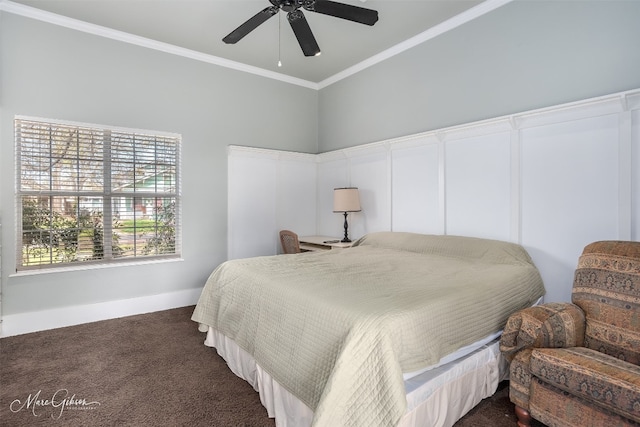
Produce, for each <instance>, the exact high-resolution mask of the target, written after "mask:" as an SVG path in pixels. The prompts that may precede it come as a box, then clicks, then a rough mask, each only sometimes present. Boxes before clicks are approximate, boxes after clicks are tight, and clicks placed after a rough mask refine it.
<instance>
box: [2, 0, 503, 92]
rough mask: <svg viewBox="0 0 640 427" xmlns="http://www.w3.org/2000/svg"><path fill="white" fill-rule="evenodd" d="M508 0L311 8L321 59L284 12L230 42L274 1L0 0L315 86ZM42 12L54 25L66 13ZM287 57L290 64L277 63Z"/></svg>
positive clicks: (393, 0)
mask: <svg viewBox="0 0 640 427" xmlns="http://www.w3.org/2000/svg"><path fill="white" fill-rule="evenodd" d="M508 1H509V0H487V1H485V2H484V3H483V2H482V1H481V0H366V1H362V0H341V1H340V2H342V3H348V4H352V5H356V6H360V7H367V8H370V9H375V10H377V11H378V15H379V20H378V22H377V23H376V24H375V25H374V26H372V27H370V26H367V25H362V24H358V23H354V22H351V21H346V20H343V19H339V18H334V17H331V16H327V15H321V14H318V13H314V12H308V11H305V16H306V18H307V21H308V22H309V25H310V27H311V29H312V31H313V33H314V35H315V38H316V40H317V42H318V44H319V45H320V48H321V50H322V54H321V55H320V56H317V57H305V56H304V55H303V54H302V51H301V50H300V47H299V45H298V43H297V40H296V38H295V36H294V34H293V31H292V30H291V28H290V27H289V24H288V22H287V20H286V14H285V13H283V12H280V13H278V14H277V15H276V16H274V17H273V18H271V19H269V20H268V21H267V22H265V23H264V24H262V25H261V26H259V27H258V28H257V29H256V30H254V31H253V32H251V33H250V34H249V35H247V36H246V37H245V38H244V39H242V40H240V41H239V42H238V43H237V44H231V45H228V44H225V43H223V42H222V38H223V37H224V36H226V35H227V34H228V33H230V32H231V31H232V30H233V29H235V28H236V27H238V26H239V25H240V24H242V23H243V22H244V21H246V20H247V19H249V18H250V17H251V16H253V15H255V14H256V13H257V12H258V11H260V10H262V9H264V8H265V7H267V6H269V5H270V3H269V2H268V0H13V1H7V0H0V2H4V6H5V7H4V8H5V9H9V10H11V8H10V7H8V6H16V7H14V8H13V9H20V10H21V13H23V14H26V15H28V16H32V15H35V14H36V12H37V14H40V12H39V11H35V10H32V9H31V8H24V7H23V6H22V5H26V6H30V7H34V8H37V9H40V10H42V11H47V12H51V13H53V14H58V15H63V16H65V17H69V18H73V19H76V20H80V21H83V22H87V23H90V24H95V25H97V26H101V27H107V28H109V29H114V30H118V31H120V32H124V33H128V34H132V35H135V36H139V37H143V38H145V39H151V40H155V41H159V42H162V43H167V44H168V45H173V46H178V47H180V48H183V49H186V50H189V51H193V52H196V53H198V54H204V55H207V56H213V57H217V58H223V59H224V60H228V61H234V63H235V62H237V63H240V64H246V65H249V66H252V67H258V69H264V70H269V71H270V72H272V73H278V74H282V75H286V76H291V77H294V78H296V79H302V80H304V81H308V82H311V83H313V84H318V83H321V82H323V81H327V79H332V78H333V79H335V77H336V76H337V75H340V74H341V73H342V74H344V73H345V70H349V69H354V68H357V67H359V66H360V67H362V66H363V61H365V63H366V62H371V61H374V59H375V58H376V57H378V58H380V57H381V56H384V55H385V52H387V54H388V53H389V52H393V51H394V50H398V48H399V46H403V44H404V45H405V46H406V45H407V43H410V42H411V40H414V41H415V40H416V39H417V40H420V38H421V37H422V38H424V35H425V34H429V37H433V36H434V35H437V34H439V33H440V32H442V31H444V30H446V29H448V28H453V27H455V26H456V25H459V24H461V23H464V22H466V21H467V20H469V19H473V18H474V17H476V16H479V15H481V14H482V13H485V12H487V11H489V10H492V9H493V8H495V7H499V6H500V5H502V4H504V3H506V2H508ZM25 11H26V12H28V13H24V12H25ZM40 15H45V17H44V18H43V17H42V16H40ZM40 15H38V16H39V17H40V19H43V20H50V21H52V22H56V18H58V17H56V16H55V15H51V14H49V13H47V14H40ZM279 27H280V28H279ZM434 27H435V28H434ZM94 28H97V27H94ZM279 30H280V43H279V41H278V40H279V36H278V32H279ZM425 32H426V33H425ZM414 44H415V42H414ZM279 58H280V60H281V61H282V67H278V65H277V63H278V59H279Z"/></svg>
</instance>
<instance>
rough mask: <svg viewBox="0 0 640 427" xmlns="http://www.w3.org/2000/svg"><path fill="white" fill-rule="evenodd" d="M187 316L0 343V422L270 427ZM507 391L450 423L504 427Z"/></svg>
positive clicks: (178, 313) (509, 416)
mask: <svg viewBox="0 0 640 427" xmlns="http://www.w3.org/2000/svg"><path fill="white" fill-rule="evenodd" d="M192 311H193V307H184V308H179V309H174V310H167V311H162V312H157V313H150V314H143V315H138V316H131V317H125V318H122V319H113V320H106V321H102V322H95V323H89V324H85V325H79V326H72V327H68V328H61V329H54V330H51V331H44V332H37V333H33V334H26V335H19V336H15V337H8V338H3V339H0V386H1V387H0V425H2V426H11V427H18V426H32V425H48V426H65V427H66V426H69V427H73V426H83V427H84V426H205V425H206V426H225V427H226V426H247V427H248V426H251V427H262V426H265V427H266V426H268V427H273V426H274V425H275V423H274V421H273V420H272V419H269V418H268V417H267V413H266V410H265V409H264V407H263V406H262V405H261V403H260V398H259V396H258V393H256V392H255V391H254V390H253V388H251V386H249V385H248V384H247V383H246V382H245V381H243V380H241V379H239V378H238V377H236V376H235V375H234V374H233V373H231V371H230V370H229V369H228V367H227V366H226V364H225V362H224V361H223V360H222V359H221V358H220V357H219V356H218V355H217V354H216V352H215V350H213V349H210V348H207V347H205V346H204V345H203V340H204V334H201V333H200V332H198V331H197V328H196V324H195V323H194V322H192V321H191V320H190V317H191V313H192ZM507 389H508V387H506V383H503V384H501V387H500V389H499V390H498V392H497V393H496V394H495V395H494V396H493V397H491V398H489V399H486V400H485V401H483V402H482V403H481V404H480V405H479V406H478V407H476V408H474V409H473V410H472V411H471V412H470V413H469V414H467V416H465V417H464V418H463V419H462V420H460V421H459V422H458V423H457V424H456V427H470V426H474V427H478V426H491V427H502V426H505V427H514V426H515V423H516V421H515V416H514V415H513V405H512V404H511V403H510V402H509V398H508V396H507ZM536 426H538V425H536Z"/></svg>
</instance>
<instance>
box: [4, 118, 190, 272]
mask: <svg viewBox="0 0 640 427" xmlns="http://www.w3.org/2000/svg"><path fill="white" fill-rule="evenodd" d="M15 135H16V169H17V173H16V176H17V180H18V182H17V189H18V191H17V197H16V206H17V218H19V232H18V233H17V239H18V242H17V243H18V244H17V246H16V247H17V248H18V250H17V263H16V266H17V269H18V270H24V269H31V268H43V267H46V268H55V267H65V266H69V265H70V264H76V265H77V263H107V262H113V261H118V262H122V261H128V260H139V259H140V258H165V257H178V256H180V215H179V214H180V188H179V182H180V180H179V176H180V175H179V173H180V155H179V154H180V137H179V135H168V134H153V133H145V132H138V131H131V130H128V129H115V128H106V127H104V128H102V127H95V126H89V125H81V124H69V123H62V122H50V121H41V120H34V119H26V118H19V119H16V120H15Z"/></svg>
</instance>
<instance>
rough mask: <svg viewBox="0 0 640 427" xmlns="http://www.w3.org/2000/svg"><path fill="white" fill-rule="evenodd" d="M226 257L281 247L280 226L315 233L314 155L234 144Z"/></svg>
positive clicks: (268, 252) (230, 157)
mask: <svg viewBox="0 0 640 427" xmlns="http://www.w3.org/2000/svg"><path fill="white" fill-rule="evenodd" d="M228 167H229V171H228V174H229V179H228V186H229V187H228V194H227V197H228V207H229V213H228V215H229V217H228V230H227V233H228V258H229V259H235V258H248V257H254V256H260V255H273V254H276V253H278V252H279V250H280V242H279V240H278V231H279V230H281V229H290V230H295V231H296V232H297V233H300V234H315V230H316V180H317V178H316V177H317V173H316V156H315V155H313V154H302V153H292V152H285V151H276V150H264V149H253V148H247V147H238V146H231V147H229V150H228Z"/></svg>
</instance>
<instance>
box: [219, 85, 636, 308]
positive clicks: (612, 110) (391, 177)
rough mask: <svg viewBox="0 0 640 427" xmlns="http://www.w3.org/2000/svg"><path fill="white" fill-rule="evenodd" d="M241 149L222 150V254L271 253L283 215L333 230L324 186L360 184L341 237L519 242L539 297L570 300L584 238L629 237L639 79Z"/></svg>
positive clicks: (337, 232) (296, 224) (338, 228)
mask: <svg viewBox="0 0 640 427" xmlns="http://www.w3.org/2000/svg"><path fill="white" fill-rule="evenodd" d="M249 151H250V150H249V149H246V148H244V149H243V150H239V152H238V153H237V155H235V156H234V152H233V150H232V151H230V153H231V154H230V160H229V174H230V175H229V254H230V257H238V256H254V255H264V254H267V253H272V254H275V253H277V248H276V247H275V246H274V243H275V238H274V235H275V234H277V230H278V228H279V227H283V226H284V225H289V224H290V228H295V229H297V230H303V232H305V234H306V231H307V230H312V229H313V228H314V227H315V230H316V232H317V233H314V234H322V235H328V236H336V237H339V236H340V237H341V236H342V233H343V226H342V224H343V216H342V215H340V214H337V213H333V189H334V188H335V187H345V186H355V187H358V188H359V189H360V198H361V205H362V212H359V213H353V214H350V215H349V235H350V237H351V238H352V239H355V238H358V237H360V236H362V235H364V234H366V233H369V232H374V231H380V230H393V231H413V232H420V233H433V234H456V235H467V236H474V237H485V238H492V239H500V240H507V241H512V242H516V243H520V244H522V245H523V246H524V247H525V248H526V249H527V250H528V251H529V253H530V254H531V256H532V258H533V261H534V262H535V263H536V265H537V266H538V268H539V269H540V271H541V274H542V277H543V279H544V281H545V287H546V289H547V295H546V297H545V298H546V300H547V301H569V300H570V299H571V288H572V284H573V273H574V270H575V267H576V264H577V261H578V257H579V256H580V253H581V252H582V249H583V248H584V246H585V245H587V244H588V243H591V242H593V241H596V240H618V239H619V240H636V241H637V240H639V239H640V171H639V170H640V89H638V90H633V91H628V92H623V93H617V94H612V95H609V96H604V97H600V98H594V99H588V100H584V101H579V102H575V103H571V104H564V105H559V106H554V107H549V108H544V109H540V110H535V111H529V112H523V113H518V114H514V115H510V116H505V117H498V118H495V119H491V120H485V121H482V122H476V123H468V124H464V125H461V126H454V127H451V128H446V129H438V130H434V131H429V132H425V133H422V134H416V135H410V136H405V137H402V138H396V139H393V140H387V141H380V142H376V143H372V144H366V145H361V146H358V147H352V148H347V149H343V150H336V151H333V152H329V153H322V154H318V155H315V156H314V155H306V156H311V157H296V156H295V155H293V154H288V155H287V156H286V159H285V158H284V157H283V156H284V154H282V152H277V151H270V150H259V149H256V150H255V151H254V152H251V153H250V154H249ZM310 159H313V160H314V161H313V162H312V161H311V160H310ZM314 162H315V163H314ZM314 164H315V169H314V168H313V165H314ZM307 171H312V172H309V173H306V172H307ZM314 173H315V175H314ZM296 177H301V179H295V178H296ZM312 194H315V213H316V214H315V216H314V215H313V213H311V212H310V209H311V208H310V206H311V205H313V201H310V198H311V195H312ZM293 195H295V196H293ZM300 200H304V202H303V203H304V207H303V208H299V209H298V210H299V211H300V212H299V216H297V215H296V206H299V201H300ZM307 220H308V221H307ZM314 221H315V224H313V222H314ZM294 231H296V230H294Z"/></svg>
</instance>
